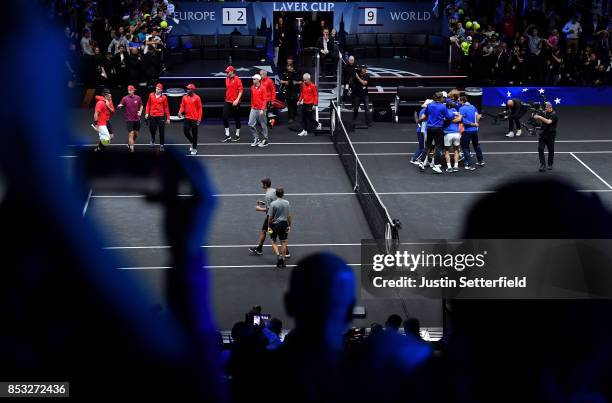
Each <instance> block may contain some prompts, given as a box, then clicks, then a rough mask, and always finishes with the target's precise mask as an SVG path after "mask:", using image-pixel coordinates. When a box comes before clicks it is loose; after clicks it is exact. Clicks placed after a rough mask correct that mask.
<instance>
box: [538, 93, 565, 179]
mask: <svg viewBox="0 0 612 403" xmlns="http://www.w3.org/2000/svg"><path fill="white" fill-rule="evenodd" d="M533 119H535V120H537V121H538V122H541V123H542V131H541V132H540V137H539V139H538V154H539V156H540V172H544V171H546V161H545V159H544V147H545V146H546V147H547V148H548V169H549V170H551V169H552V167H553V159H554V157H555V137H556V135H557V123H558V122H559V118H558V117H557V114H556V113H555V111H554V110H553V107H552V104H551V103H550V102H545V103H544V113H540V112H536V113H535V114H534V115H533Z"/></svg>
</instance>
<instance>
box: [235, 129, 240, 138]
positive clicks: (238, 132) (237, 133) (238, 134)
mask: <svg viewBox="0 0 612 403" xmlns="http://www.w3.org/2000/svg"><path fill="white" fill-rule="evenodd" d="M238 136H240V129H236V137H238Z"/></svg>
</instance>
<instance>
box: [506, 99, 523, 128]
mask: <svg viewBox="0 0 612 403" xmlns="http://www.w3.org/2000/svg"><path fill="white" fill-rule="evenodd" d="M523 114H524V111H523V102H522V101H521V100H520V99H518V98H511V99H509V100H508V101H507V102H506V115H507V117H508V134H506V137H515V136H516V137H518V136H520V135H521V121H520V119H521V117H523ZM515 126H516V132H515V131H514V127H515Z"/></svg>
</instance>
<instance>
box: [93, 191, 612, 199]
mask: <svg viewBox="0 0 612 403" xmlns="http://www.w3.org/2000/svg"><path fill="white" fill-rule="evenodd" d="M495 192H496V191H495V190H465V191H439V192H378V194H379V195H381V196H402V195H438V194H490V193H495ZM577 192H583V193H598V192H612V189H580V190H577ZM355 194H356V193H355V192H342V193H287V194H285V196H289V197H297V196H354V195H355ZM178 196H179V197H192V196H193V195H190V194H181V195H178ZM259 196H262V195H261V193H230V194H215V195H213V197H259ZM145 197H147V196H146V195H95V196H91V198H92V199H138V198H145Z"/></svg>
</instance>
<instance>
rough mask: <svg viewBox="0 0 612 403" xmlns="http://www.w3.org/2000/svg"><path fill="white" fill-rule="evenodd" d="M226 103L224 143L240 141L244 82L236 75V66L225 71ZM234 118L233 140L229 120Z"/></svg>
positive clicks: (224, 107)
mask: <svg viewBox="0 0 612 403" xmlns="http://www.w3.org/2000/svg"><path fill="white" fill-rule="evenodd" d="M225 72H226V73H227V77H225V102H224V104H223V127H224V128H225V138H224V139H223V140H222V141H223V142H224V143H227V142H229V141H239V140H240V101H241V100H242V93H243V88H242V80H240V77H238V75H236V69H234V66H227V68H226V69H225ZM230 116H231V117H233V118H234V121H235V122H236V135H235V137H234V138H233V139H232V136H231V135H230V129H229V118H230Z"/></svg>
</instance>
